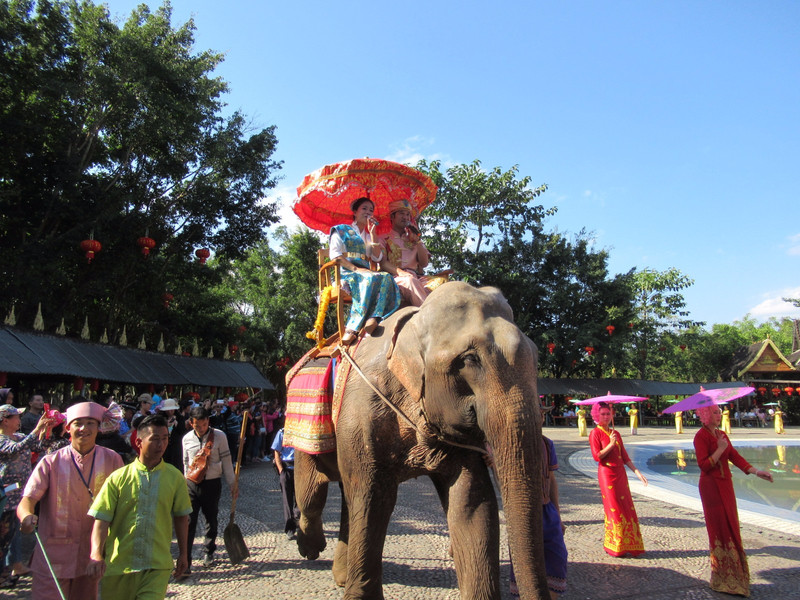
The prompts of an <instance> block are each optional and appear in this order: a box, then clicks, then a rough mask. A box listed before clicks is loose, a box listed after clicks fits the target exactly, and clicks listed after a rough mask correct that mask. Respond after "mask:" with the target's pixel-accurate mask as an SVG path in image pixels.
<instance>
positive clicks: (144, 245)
mask: <svg viewBox="0 0 800 600" xmlns="http://www.w3.org/2000/svg"><path fill="white" fill-rule="evenodd" d="M136 245H138V246H139V247H140V248H141V249H142V254H144V257H145V258H147V257H148V256H150V250H152V249H153V248H155V247H156V241H155V240H154V239H153V238H151V237H147V236H143V237H140V238H139V239H138V240H136Z"/></svg>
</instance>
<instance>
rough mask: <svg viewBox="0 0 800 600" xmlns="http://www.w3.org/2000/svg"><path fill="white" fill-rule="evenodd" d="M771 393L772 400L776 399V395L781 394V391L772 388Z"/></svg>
mask: <svg viewBox="0 0 800 600" xmlns="http://www.w3.org/2000/svg"><path fill="white" fill-rule="evenodd" d="M771 391H772V396H773V397H774V398H777V397H778V394H780V393H781V390H780V389H779V388H772V390H771Z"/></svg>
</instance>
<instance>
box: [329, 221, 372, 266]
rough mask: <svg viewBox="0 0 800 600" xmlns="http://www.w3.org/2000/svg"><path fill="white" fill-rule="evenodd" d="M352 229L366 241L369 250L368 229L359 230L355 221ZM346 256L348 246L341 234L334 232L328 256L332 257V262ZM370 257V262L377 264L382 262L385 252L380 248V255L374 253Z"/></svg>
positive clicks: (365, 244)
mask: <svg viewBox="0 0 800 600" xmlns="http://www.w3.org/2000/svg"><path fill="white" fill-rule="evenodd" d="M350 227H352V228H353V229H355V230H356V232H357V233H358V234H359V235H360V236H361V239H362V240H364V246H365V247H366V248H369V247H370V245H369V244H370V241H369V232H368V231H367V228H366V227H365V228H364V231H361V230H359V229H358V225H356V222H355V221H353V222H352V223H351V224H350ZM346 255H347V246H345V243H344V240H343V239H342V236H340V235H339V232H338V231H336V230H334V231H333V233H331V241H330V244H329V247H328V256H329V257H330V259H331V260H333V259H334V258H338V257H339V256H345V257H346ZM368 256H369V258H370V260H371V261H373V262H376V263H377V262H381V260H382V259H383V251H382V250H381V249H380V246H378V253H377V254H375V253H374V251H373V253H372V254H371V255H368Z"/></svg>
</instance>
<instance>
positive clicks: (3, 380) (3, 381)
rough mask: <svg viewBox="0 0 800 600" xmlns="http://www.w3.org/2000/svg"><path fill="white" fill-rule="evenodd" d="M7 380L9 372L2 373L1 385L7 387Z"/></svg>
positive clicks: (0, 376)
mask: <svg viewBox="0 0 800 600" xmlns="http://www.w3.org/2000/svg"><path fill="white" fill-rule="evenodd" d="M6 381H8V373H5V372H4V373H0V387H6Z"/></svg>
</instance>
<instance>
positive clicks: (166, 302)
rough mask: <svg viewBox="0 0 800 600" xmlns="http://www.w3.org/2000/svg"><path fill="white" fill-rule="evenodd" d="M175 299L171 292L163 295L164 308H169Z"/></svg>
mask: <svg viewBox="0 0 800 600" xmlns="http://www.w3.org/2000/svg"><path fill="white" fill-rule="evenodd" d="M174 298H175V296H173V295H172V294H170V293H169V292H165V293H163V294H161V299H162V300H163V301H164V308H169V303H170V302H172V300H173V299H174Z"/></svg>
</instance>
